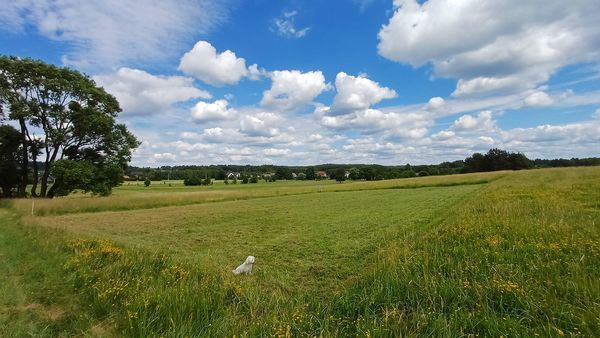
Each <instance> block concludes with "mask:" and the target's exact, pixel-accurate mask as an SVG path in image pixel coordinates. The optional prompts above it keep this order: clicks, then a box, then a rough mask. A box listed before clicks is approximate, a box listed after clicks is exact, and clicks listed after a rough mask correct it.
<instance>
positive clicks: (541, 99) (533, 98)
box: [524, 91, 554, 107]
mask: <svg viewBox="0 0 600 338" xmlns="http://www.w3.org/2000/svg"><path fill="white" fill-rule="evenodd" d="M524 103H525V106H526V107H543V106H549V105H551V104H553V103H554V100H553V99H552V98H551V97H550V95H548V94H546V93H545V92H542V91H537V92H534V93H531V94H530V95H529V96H527V97H526V98H525V101H524Z"/></svg>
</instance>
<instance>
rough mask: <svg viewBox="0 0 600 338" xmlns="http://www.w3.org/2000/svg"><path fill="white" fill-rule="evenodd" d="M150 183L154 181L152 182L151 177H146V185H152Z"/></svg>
mask: <svg viewBox="0 0 600 338" xmlns="http://www.w3.org/2000/svg"><path fill="white" fill-rule="evenodd" d="M150 183H152V182H151V181H150V178H148V177H146V179H145V180H144V185H145V186H146V187H149V186H150Z"/></svg>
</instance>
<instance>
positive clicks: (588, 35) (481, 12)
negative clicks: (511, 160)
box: [378, 0, 600, 96]
mask: <svg viewBox="0 0 600 338" xmlns="http://www.w3.org/2000/svg"><path fill="white" fill-rule="evenodd" d="M599 16H600V6H597V5H596V3H595V0H581V1H569V2H562V1H555V2H548V1H544V0H533V1H526V2H522V1H518V0H510V1H488V2H480V1H476V0H467V1H461V2H456V1H451V0H430V1H426V2H423V3H419V2H417V1H416V0H395V1H394V15H393V16H392V18H391V19H390V21H389V23H388V24H387V25H384V26H383V27H382V29H381V30H380V32H379V45H378V50H379V54H381V55H382V56H384V57H386V58H388V59H391V60H395V61H399V62H403V63H408V64H411V65H413V66H415V67H420V66H422V65H424V64H427V63H431V64H432V65H433V67H434V72H435V74H436V75H438V76H444V77H453V78H458V79H459V82H458V85H457V88H456V91H455V92H454V95H456V96H460V95H472V94H482V93H492V92H517V91H522V90H525V89H532V88H535V87H536V86H537V85H538V84H540V83H543V82H545V81H547V80H548V78H549V77H550V75H552V74H553V73H554V72H555V71H556V70H557V69H559V68H561V67H563V66H565V65H568V64H574V63H577V62H587V61H590V62H597V61H596V60H598V57H599V55H600V21H598V20H597V18H598V17H599ZM466 34H468V36H469V38H468V39H465V35H466Z"/></svg>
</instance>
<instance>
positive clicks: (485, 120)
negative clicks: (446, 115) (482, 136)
mask: <svg viewBox="0 0 600 338" xmlns="http://www.w3.org/2000/svg"><path fill="white" fill-rule="evenodd" d="M496 129H497V126H496V121H494V120H493V119H492V112H491V111H489V110H486V111H482V112H480V113H479V114H478V115H477V116H473V115H463V116H461V117H460V118H458V119H457V120H456V121H454V124H452V127H450V130H452V131H456V132H474V131H477V132H490V131H494V130H496Z"/></svg>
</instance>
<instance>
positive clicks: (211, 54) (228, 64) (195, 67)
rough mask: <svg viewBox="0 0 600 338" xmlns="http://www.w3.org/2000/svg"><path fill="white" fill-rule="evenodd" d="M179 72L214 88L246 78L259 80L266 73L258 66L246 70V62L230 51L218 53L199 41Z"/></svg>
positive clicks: (180, 66) (180, 65)
mask: <svg viewBox="0 0 600 338" xmlns="http://www.w3.org/2000/svg"><path fill="white" fill-rule="evenodd" d="M179 70H181V71H182V72H184V73H185V74H188V75H191V76H194V77H195V78H197V79H199V80H201V81H203V82H205V83H208V84H211V85H213V86H223V85H231V84H236V83H238V82H239V81H240V79H242V78H243V77H245V76H248V77H250V78H251V79H258V78H260V76H261V74H262V72H264V70H260V69H259V68H258V66H257V65H256V64H254V65H251V66H250V67H249V68H246V60H245V59H243V58H238V57H237V56H236V55H235V53H234V52H232V51H230V50H226V51H224V52H222V53H217V50H216V49H215V47H213V46H212V45H211V44H210V43H208V42H206V41H198V42H197V43H196V44H195V45H194V47H193V48H192V49H191V50H190V51H188V52H187V53H185V54H184V55H183V57H182V58H181V62H180V63H179Z"/></svg>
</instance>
